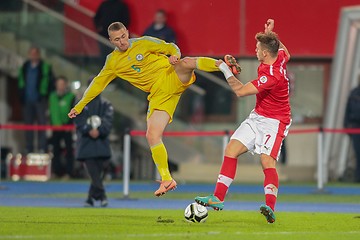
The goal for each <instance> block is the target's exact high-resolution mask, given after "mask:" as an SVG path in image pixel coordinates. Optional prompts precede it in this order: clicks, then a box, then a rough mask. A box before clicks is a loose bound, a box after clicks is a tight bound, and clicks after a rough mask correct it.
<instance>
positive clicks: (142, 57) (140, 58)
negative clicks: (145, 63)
mask: <svg viewBox="0 0 360 240" xmlns="http://www.w3.org/2000/svg"><path fill="white" fill-rule="evenodd" d="M143 59H144V55H142V54H138V55H136V60H138V61H141V60H143Z"/></svg>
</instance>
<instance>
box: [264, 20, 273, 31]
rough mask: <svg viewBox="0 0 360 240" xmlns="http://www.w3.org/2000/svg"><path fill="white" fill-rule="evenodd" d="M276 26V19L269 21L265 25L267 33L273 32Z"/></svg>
mask: <svg viewBox="0 0 360 240" xmlns="http://www.w3.org/2000/svg"><path fill="white" fill-rule="evenodd" d="M274 26H275V21H274V19H271V18H270V19H268V20H267V21H266V23H265V31H264V32H265V33H269V32H271V31H272V30H273V29H274Z"/></svg>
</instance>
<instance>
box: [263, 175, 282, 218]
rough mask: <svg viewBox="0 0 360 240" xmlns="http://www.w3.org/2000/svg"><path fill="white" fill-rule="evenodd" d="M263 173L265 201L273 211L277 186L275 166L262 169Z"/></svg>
mask: <svg viewBox="0 0 360 240" xmlns="http://www.w3.org/2000/svg"><path fill="white" fill-rule="evenodd" d="M264 174H265V180H264V192H265V203H266V205H267V206H269V207H270V208H271V209H272V210H273V211H274V210H275V204H276V198H277V193H278V188H279V177H278V174H277V171H276V168H267V169H264Z"/></svg>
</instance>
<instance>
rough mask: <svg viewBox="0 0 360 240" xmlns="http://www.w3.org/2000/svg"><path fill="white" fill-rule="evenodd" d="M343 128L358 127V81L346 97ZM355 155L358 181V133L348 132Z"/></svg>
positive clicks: (359, 155) (359, 161)
mask: <svg viewBox="0 0 360 240" xmlns="http://www.w3.org/2000/svg"><path fill="white" fill-rule="evenodd" d="M344 127H345V128H360V82H359V85H358V86H357V87H356V88H354V89H353V90H352V91H351V93H350V95H349V98H348V101H347V105H346V110H345V119H344ZM350 137H351V140H352V144H353V148H354V151H355V156H356V168H355V181H356V182H360V134H350Z"/></svg>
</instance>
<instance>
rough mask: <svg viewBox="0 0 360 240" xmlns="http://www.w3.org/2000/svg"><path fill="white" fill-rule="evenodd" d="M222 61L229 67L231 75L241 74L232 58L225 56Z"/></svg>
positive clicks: (239, 68) (238, 66)
mask: <svg viewBox="0 0 360 240" xmlns="http://www.w3.org/2000/svg"><path fill="white" fill-rule="evenodd" d="M224 60H225V63H226V64H227V65H228V66H229V67H230V69H231V71H232V73H233V74H235V75H237V74H239V73H240V72H241V67H240V65H239V64H238V63H237V61H236V59H235V58H234V57H233V56H231V55H225V57H224Z"/></svg>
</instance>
